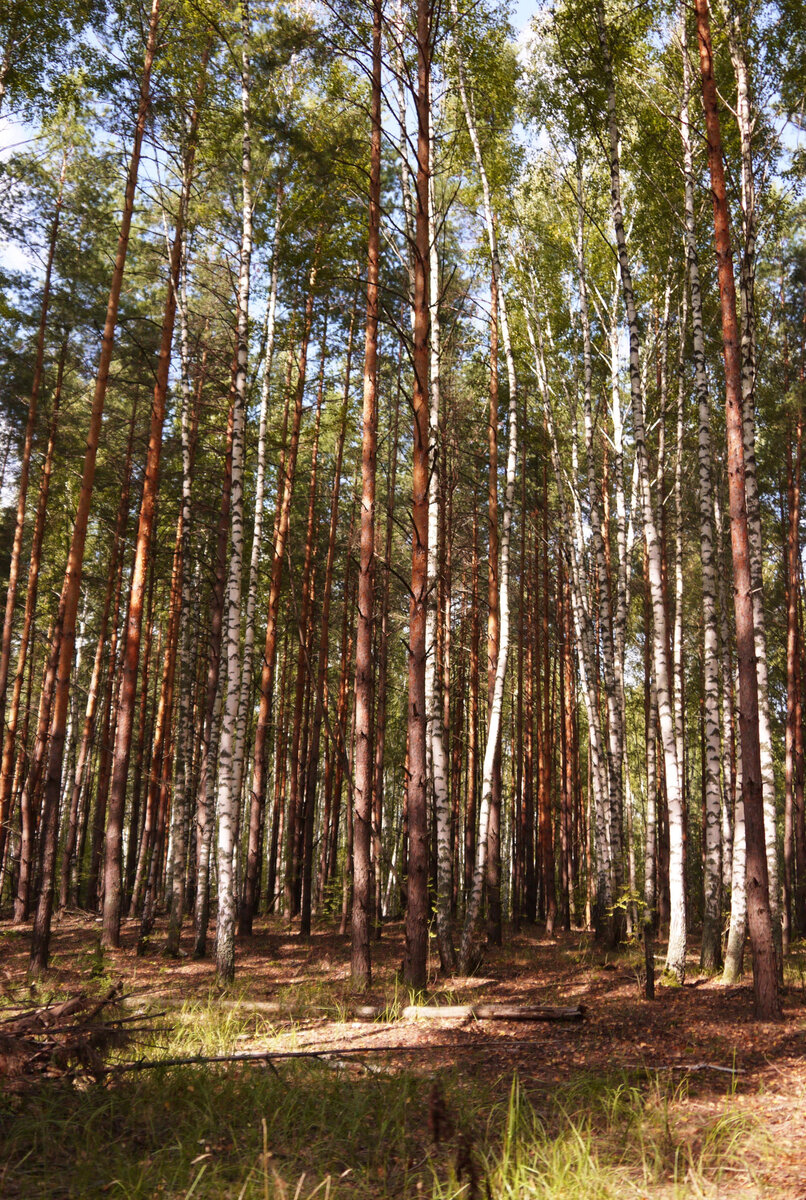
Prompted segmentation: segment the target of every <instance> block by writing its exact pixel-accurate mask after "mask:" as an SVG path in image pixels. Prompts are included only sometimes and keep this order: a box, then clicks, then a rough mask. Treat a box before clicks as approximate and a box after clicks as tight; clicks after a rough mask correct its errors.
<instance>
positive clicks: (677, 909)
mask: <svg viewBox="0 0 806 1200" xmlns="http://www.w3.org/2000/svg"><path fill="white" fill-rule="evenodd" d="M596 22H597V28H598V34H599V45H600V49H601V51H602V56H603V59H604V71H605V81H606V86H607V109H608V137H609V153H610V196H611V207H612V216H613V225H614V227H615V232H616V242H617V247H618V259H619V268H620V273H621V290H622V295H623V297H624V308H625V310H626V314H627V325H628V328H629V337H630V393H631V399H632V416H633V436H634V439H635V454H636V458H637V460H638V475H639V481H640V488H641V510H642V515H643V525H644V538H645V540H646V543H647V562H648V566H649V583H650V594H651V597H652V629H653V638H652V640H653V658H654V668H655V686H656V687H657V692H658V716H659V724H660V730H661V743H662V746H663V758H664V775H665V781H666V796H667V804H668V808H669V835H670V862H669V880H670V892H671V895H670V906H671V923H670V928H669V944H668V950H667V955H666V969H667V970H668V971H670V972H671V973H672V974H673V975H674V976H675V977H676V978H677V979H678V981H679V982H681V983H682V981H683V979H684V978H685V973H686V893H685V848H684V812H683V789H682V784H681V776H680V764H679V763H678V760H677V742H676V738H675V728H674V718H673V713H672V695H671V684H672V680H671V672H670V665H671V664H670V662H669V637H668V631H667V619H666V608H665V603H664V589H663V570H662V547H661V543H660V539H659V537H658V530H657V526H656V522H655V515H654V513H653V507H652V497H651V493H650V487H649V464H648V461H647V446H646V426H645V418H644V398H643V388H642V381H641V349H640V335H639V327H638V314H637V311H636V306H635V296H634V291H633V282H632V272H631V270H630V261H629V254H628V250H627V235H626V231H625V227H624V212H623V207H622V199H621V167H620V161H619V128H618V122H617V117H616V91H615V81H614V77H613V69H612V63H611V58H610V47H609V43H608V31H607V28H606V25H605V18H604V8H603V5H602V4H601V3H598V4H597V7H596Z"/></svg>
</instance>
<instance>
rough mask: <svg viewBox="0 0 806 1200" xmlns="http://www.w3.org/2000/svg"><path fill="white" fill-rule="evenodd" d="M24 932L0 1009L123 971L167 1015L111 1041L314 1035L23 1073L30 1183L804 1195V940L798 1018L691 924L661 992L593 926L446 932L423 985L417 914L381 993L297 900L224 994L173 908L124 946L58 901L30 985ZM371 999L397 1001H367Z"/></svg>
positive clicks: (796, 986) (2, 1164)
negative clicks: (168, 922)
mask: <svg viewBox="0 0 806 1200" xmlns="http://www.w3.org/2000/svg"><path fill="white" fill-rule="evenodd" d="M29 933H30V929H29V927H22V928H14V927H12V926H10V925H9V924H6V923H0V972H1V975H2V980H1V982H2V996H0V1020H2V1019H3V1017H4V1016H8V1015H11V1014H13V1013H14V1012H15V1011H16V1010H18V1009H19V1008H21V1007H26V1008H31V1007H32V1006H33V1005H36V1004H44V1003H47V1002H49V1001H50V1000H56V999H61V998H63V997H65V996H70V995H73V994H75V993H76V992H78V991H80V990H81V991H84V992H89V993H91V994H98V995H101V994H103V993H104V991H105V990H108V989H109V988H110V986H112V985H113V984H114V983H116V982H118V981H121V982H122V985H123V988H124V991H125V993H126V995H127V1000H126V1005H127V1011H128V1010H131V1013H132V1015H135V1016H136V1015H137V1014H140V1013H142V1014H149V1016H150V1022H149V1023H150V1024H151V1025H152V1026H153V1029H152V1031H151V1032H149V1033H144V1034H138V1035H137V1038H136V1039H135V1040H134V1042H133V1043H132V1044H130V1045H128V1046H126V1047H125V1048H122V1049H118V1050H116V1051H115V1052H114V1054H113V1055H112V1057H111V1058H110V1064H111V1065H113V1066H114V1065H115V1064H116V1063H117V1064H120V1063H122V1062H132V1061H135V1060H142V1059H147V1060H150V1061H153V1060H157V1059H167V1058H170V1059H175V1058H186V1057H192V1056H201V1057H203V1058H207V1059H209V1058H213V1057H216V1056H222V1055H231V1054H244V1053H248V1054H255V1055H257V1054H267V1053H281V1054H297V1055H299V1054H300V1052H304V1054H305V1057H296V1058H292V1057H284V1058H278V1059H275V1060H272V1061H271V1062H267V1061H266V1060H263V1061H259V1060H256V1061H250V1062H246V1063H244V1062H236V1063H210V1062H205V1063H195V1064H192V1065H191V1064H184V1065H182V1064H180V1065H174V1066H167V1065H166V1066H160V1067H159V1068H158V1069H147V1070H139V1071H133V1070H127V1071H115V1072H112V1073H110V1074H108V1075H106V1076H104V1077H103V1078H102V1079H100V1080H93V1079H89V1078H87V1077H86V1076H83V1075H81V1074H78V1075H76V1074H75V1072H73V1073H70V1072H67V1073H64V1072H63V1071H61V1070H59V1071H56V1070H54V1072H53V1074H52V1076H50V1077H45V1078H43V1077H41V1076H40V1077H38V1078H36V1079H30V1080H27V1079H24V1078H23V1079H17V1080H15V1081H12V1083H11V1085H9V1084H8V1083H7V1085H6V1089H5V1092H4V1093H2V1094H0V1196H2V1197H4V1198H9V1200H11V1198H16V1197H20V1198H21V1197H23V1196H24V1197H40V1196H41V1197H53V1198H61V1197H65V1198H68V1197H69V1198H77V1200H83V1198H84V1197H87V1198H89V1197H96V1196H97V1197H104V1196H124V1197H146V1196H148V1197H154V1196H161V1197H189V1196H191V1195H192V1196H195V1197H205V1196H206V1197H216V1200H219V1198H223V1197H232V1198H233V1200H235V1198H239V1197H243V1200H247V1198H248V1197H261V1198H263V1200H266V1198H267V1197H277V1198H278V1200H281V1198H283V1200H285V1198H287V1200H311V1198H312V1197H314V1196H319V1197H323V1198H324V1197H333V1198H334V1200H335V1198H336V1197H356V1198H365V1197H366V1198H375V1197H387V1196H388V1197H401V1198H402V1197H405V1198H408V1197H424V1196H432V1197H435V1198H440V1200H449V1198H454V1197H456V1198H458V1197H467V1200H473V1198H474V1197H478V1200H486V1198H487V1197H490V1198H491V1200H498V1197H502V1198H503V1197H507V1198H511V1200H515V1198H520V1197H523V1198H524V1200H531V1198H532V1197H535V1198H537V1197H541V1198H545V1200H550V1198H555V1197H556V1198H560V1197H563V1198H571V1200H573V1198H574V1197H586V1198H591V1200H615V1198H619V1197H646V1198H650V1197H651V1198H652V1200H666V1198H672V1197H688V1196H691V1197H706V1196H707V1197H731V1198H732V1197H747V1198H750V1197H758V1198H764V1200H767V1198H768V1197H769V1198H780V1200H806V1140H805V1139H804V1130H806V947H804V946H799V947H796V948H795V950H794V952H793V953H792V954H791V955H790V958H789V960H788V963H787V974H786V983H787V987H786V990H785V994H784V1021H783V1022H781V1023H780V1024H774V1025H772V1024H762V1023H759V1022H756V1021H754V1020H753V1017H752V991H751V987H750V981H749V978H748V979H747V981H746V983H744V984H743V986H740V987H736V988H730V989H725V988H723V987H721V986H720V985H719V984H718V983H717V982H716V981H715V980H713V979H708V978H705V977H702V976H700V975H699V974H698V971H697V966H696V947H692V948H691V951H692V953H691V958H690V962H689V976H688V978H687V981H686V984H685V986H683V987H671V986H665V985H664V984H663V983H662V982H659V983H658V984H657V985H656V999H655V1000H654V1001H653V1002H648V1001H646V1000H645V999H644V998H643V983H642V979H641V970H640V965H639V964H640V961H641V954H640V951H639V949H638V948H637V947H635V946H629V945H628V946H626V947H624V948H623V949H622V950H620V951H619V952H617V953H612V952H611V953H606V952H605V951H604V950H603V949H602V948H600V947H598V946H597V945H596V944H595V943H594V942H593V940H592V937H591V935H590V934H587V933H583V932H573V933H563V934H560V935H559V936H558V937H556V938H553V939H547V938H546V937H545V936H544V935H543V934H542V932H541V931H540V930H538V929H534V928H529V929H524V930H521V931H520V932H518V933H513V932H512V931H507V934H506V937H505V946H504V947H503V948H502V949H499V948H491V949H488V951H487V953H486V955H485V959H484V963H483V966H482V968H481V970H482V972H483V974H481V973H480V974H479V975H478V976H476V977H471V978H468V979H445V978H442V977H440V975H439V973H438V970H437V968H438V959H436V951H435V944H434V942H433V940H432V946H434V951H433V953H434V961H433V964H432V967H433V969H432V972H431V975H430V977H429V987H428V989H427V992H426V993H424V994H421V995H419V996H415V995H413V994H411V993H410V992H409V990H408V989H406V988H405V987H404V986H403V985H402V984H401V983H400V976H399V969H400V965H401V961H402V956H403V928H402V926H401V925H400V924H392V925H389V926H385V927H384V931H383V937H382V938H381V940H380V941H378V942H376V943H374V944H373V987H372V989H371V991H370V992H369V993H366V994H362V995H360V996H357V995H356V994H355V993H354V992H352V991H351V989H350V979H349V945H348V943H347V942H346V941H345V939H343V938H340V937H339V936H338V934H337V933H336V932H335V930H334V928H333V927H332V926H328V925H324V924H323V925H320V926H319V927H318V928H315V930H314V933H313V936H312V937H311V938H310V939H309V940H305V941H303V940H301V939H300V938H299V937H298V936H296V935H295V932H294V930H293V929H289V928H288V927H287V926H285V925H284V924H283V923H281V922H279V921H270V922H268V923H267V922H265V921H262V922H259V923H257V925H256V931H255V935H254V936H253V937H252V938H251V939H249V940H248V941H247V940H242V941H240V942H239V943H238V948H237V958H236V969H237V978H236V983H235V984H234V986H233V987H232V988H231V989H229V990H228V991H227V992H226V993H225V994H223V995H222V994H221V993H220V992H218V990H217V989H216V988H215V978H214V966H213V963H212V962H211V961H210V960H205V961H201V962H195V961H193V960H191V959H190V958H180V959H177V960H170V959H166V958H165V957H164V956H163V955H162V954H161V953H160V949H161V944H162V940H163V938H164V931H163V930H162V929H161V927H160V926H159V925H158V927H157V930H156V933H155V936H154V939H153V942H152V950H151V953H150V954H148V955H147V956H144V957H137V956H136V954H135V942H136V934H137V929H136V926H135V925H134V924H133V923H129V924H126V926H125V928H124V934H123V945H122V948H121V949H120V950H119V951H116V952H106V953H104V952H102V951H101V950H100V948H99V943H98V925H97V923H96V922H95V921H94V919H93V918H91V917H89V916H87V915H86V914H79V913H72V912H71V913H67V914H63V915H62V916H61V917H60V918H58V919H57V920H56V922H55V923H54V933H53V942H52V948H53V954H52V969H51V971H50V972H49V974H48V976H47V978H46V980H44V981H42V982H40V983H39V984H38V985H36V986H34V985H32V984H29V983H28V982H27V980H26V976H25V969H26V966H27V955H28V941H29ZM658 949H659V951H661V950H662V947H658ZM656 965H657V967H658V972H659V971H660V968H661V966H662V959H660V960H658V961H657V963H656ZM412 1002H416V1003H421V1004H422V1003H427V1004H429V1005H439V1006H446V1005H457V1004H476V1003H482V1002H483V1003H496V1004H498V1003H507V1004H518V1005H528V1004H541V1005H561V1006H572V1005H576V1004H581V1005H584V1008H585V1015H584V1018H583V1019H582V1020H581V1021H577V1022H573V1023H571V1022H568V1023H567V1022H548V1023H533V1022H515V1021H508V1020H474V1019H472V1018H461V1017H458V1018H457V1017H448V1016H446V1017H445V1018H440V1019H436V1020H434V1019H430V1020H428V1021H423V1020H417V1019H413V1018H411V1017H408V1016H405V1015H404V1014H403V1009H404V1008H405V1007H406V1006H407V1005H409V1004H411V1003H412ZM361 1005H373V1006H375V1008H376V1009H377V1010H378V1013H379V1015H377V1016H376V1018H375V1019H374V1020H372V1021H367V1020H366V1019H363V1020H359V1019H356V1013H357V1011H358V1006H361ZM3 1009H5V1010H6V1011H5V1012H3V1011H2V1010H3ZM137 1019H138V1021H141V1023H142V1018H141V1017H139V1016H138V1017H137ZM357 1051H361V1052H360V1053H357ZM309 1056H310V1057H309ZM0 1082H1V1081H0Z"/></svg>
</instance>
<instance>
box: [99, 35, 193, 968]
mask: <svg viewBox="0 0 806 1200" xmlns="http://www.w3.org/2000/svg"><path fill="white" fill-rule="evenodd" d="M208 55H209V43H208V47H207V48H206V49H205V52H204V55H203V58H202V64H201V75H200V79H199V83H198V85H197V89H196V98H195V103H194V106H193V111H192V115H191V119H190V128H189V130H188V140H187V148H186V150H185V156H184V162H183V172H182V194H181V196H180V200H179V211H178V214H177V218H176V228H175V230H174V240H173V245H172V246H171V255H170V260H169V264H168V286H167V289H166V292H165V309H164V312H163V317H162V336H161V339H160V348H159V358H158V361H157V376H156V381H155V384H154V398H153V401H152V404H151V424H150V427H149V431H148V451H147V456H146V465H145V477H144V479H143V493H142V497H141V500H140V518H139V521H138V525H137V538H136V541H135V550H134V565H133V567H132V577H131V590H130V593H129V604H128V610H129V611H128V618H127V622H126V636H125V641H124V646H125V650H124V656H123V670H122V676H121V680H120V692H119V694H118V707H117V714H116V726H115V747H114V753H113V762H112V783H111V789H110V798H109V818H108V821H107V827H106V842H105V846H104V906H103V925H102V928H101V945H102V946H103V947H104V948H105V949H108V950H111V949H115V948H117V947H118V946H119V945H120V917H121V911H122V908H123V817H124V813H125V808H126V789H127V784H128V780H129V757H130V754H131V745H132V733H133V731H134V710H135V707H136V703H137V676H138V673H139V669H140V640H141V636H142V631H143V608H144V605H145V599H146V581H147V577H148V566H149V551H150V550H151V544H152V531H153V528H154V520H155V513H156V507H157V494H158V492H159V478H160V459H161V457H162V429H163V425H164V424H165V404H166V400H167V397H168V376H169V373H170V369H171V351H172V347H173V336H174V325H175V323H176V300H177V296H178V294H179V283H180V280H179V273H180V268H181V263H182V247H183V244H184V219H185V208H186V197H187V194H188V189H189V187H190V181H191V179H192V177H193V162H194V158H195V149H196V134H197V131H198V123H199V100H200V92H201V89H202V88H203V86H204V79H205V75H206V70H207V58H208ZM180 586H181V583H180Z"/></svg>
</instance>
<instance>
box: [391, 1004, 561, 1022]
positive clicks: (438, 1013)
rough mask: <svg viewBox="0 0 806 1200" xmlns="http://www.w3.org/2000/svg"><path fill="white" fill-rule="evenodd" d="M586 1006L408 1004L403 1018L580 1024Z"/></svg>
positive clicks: (416, 1019) (415, 1019)
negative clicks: (574, 1022) (576, 1022)
mask: <svg viewBox="0 0 806 1200" xmlns="http://www.w3.org/2000/svg"><path fill="white" fill-rule="evenodd" d="M584 1015H585V1006H584V1005H582V1004H577V1005H574V1006H573V1007H572V1008H558V1007H553V1006H550V1005H545V1004H540V1005H531V1004H525V1005H524V1004H443V1005H441V1006H440V1005H432V1004H410V1005H408V1006H407V1007H406V1008H404V1009H403V1017H404V1018H406V1019H408V1020H413V1021H440V1020H465V1021H467V1020H470V1021H581V1020H582V1018H583V1017H584Z"/></svg>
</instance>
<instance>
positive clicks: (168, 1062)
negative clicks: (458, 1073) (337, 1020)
mask: <svg viewBox="0 0 806 1200" xmlns="http://www.w3.org/2000/svg"><path fill="white" fill-rule="evenodd" d="M537 1045H541V1043H540V1042H536V1041H535V1040H534V1039H533V1038H492V1039H485V1040H484V1041H477V1042H436V1043H434V1042H429V1043H426V1044H424V1045H422V1046H420V1045H414V1046H412V1045H398V1046H331V1047H327V1046H324V1047H322V1048H321V1049H319V1050H254V1051H252V1050H242V1051H236V1052H234V1053H232V1054H189V1055H187V1056H186V1057H184V1058H158V1059H136V1060H135V1061H133V1062H127V1063H117V1064H115V1065H114V1066H111V1067H105V1068H104V1072H103V1073H104V1074H105V1075H118V1074H122V1073H124V1072H127V1071H152V1070H156V1069H157V1068H159V1067H193V1066H208V1065H212V1064H215V1063H260V1062H266V1063H271V1062H272V1061H274V1060H275V1059H295V1058H301V1059H304V1058H317V1059H330V1058H332V1056H333V1055H336V1056H338V1057H341V1058H343V1057H345V1056H346V1055H350V1056H352V1055H359V1054H431V1053H432V1052H433V1051H434V1050H451V1051H453V1052H454V1053H456V1052H458V1051H462V1050H510V1049H512V1050H514V1049H517V1048H521V1047H524V1046H537Z"/></svg>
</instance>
